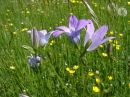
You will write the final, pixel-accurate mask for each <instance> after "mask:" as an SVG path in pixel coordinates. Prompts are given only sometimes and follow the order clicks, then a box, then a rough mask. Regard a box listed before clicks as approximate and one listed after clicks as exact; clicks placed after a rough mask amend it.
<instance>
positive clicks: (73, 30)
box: [53, 15, 91, 43]
mask: <svg viewBox="0 0 130 97" xmlns="http://www.w3.org/2000/svg"><path fill="white" fill-rule="evenodd" d="M88 24H91V20H85V19H81V20H78V19H77V17H76V16H74V15H72V16H70V18H69V27H66V26H59V27H57V28H56V30H55V31H54V33H53V36H54V37H58V36H59V35H61V34H62V33H65V34H66V35H67V36H68V37H69V38H70V39H71V41H72V42H74V43H79V41H80V30H81V29H82V28H84V27H85V26H86V25H88Z"/></svg>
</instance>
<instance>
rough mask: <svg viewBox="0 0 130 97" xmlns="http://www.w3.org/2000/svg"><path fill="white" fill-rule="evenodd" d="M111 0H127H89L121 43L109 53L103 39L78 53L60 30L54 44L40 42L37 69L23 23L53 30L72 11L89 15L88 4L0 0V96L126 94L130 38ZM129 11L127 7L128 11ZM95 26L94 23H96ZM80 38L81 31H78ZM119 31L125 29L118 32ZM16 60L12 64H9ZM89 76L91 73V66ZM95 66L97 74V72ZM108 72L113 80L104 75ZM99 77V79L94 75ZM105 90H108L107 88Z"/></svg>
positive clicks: (96, 96)
mask: <svg viewBox="0 0 130 97" xmlns="http://www.w3.org/2000/svg"><path fill="white" fill-rule="evenodd" d="M110 1H111V2H115V3H116V4H118V6H119V7H125V8H127V9H129V7H128V6H127V0H118V1H116V0H115V1H114V0H113V1H112V0H92V1H89V3H90V5H91V7H92V8H93V10H94V11H95V13H96V15H97V17H98V19H99V24H100V25H104V24H107V25H108V26H109V31H108V36H110V32H111V31H113V32H114V34H113V36H115V37H116V39H115V40H114V41H113V42H112V44H114V42H115V41H117V42H118V44H119V45H120V49H119V50H118V49H116V48H115V47H114V46H113V47H112V52H111V56H109V57H104V56H102V53H107V48H108V47H107V44H108V43H105V44H103V48H100V47H99V48H98V49H97V50H95V51H93V52H87V53H86V54H85V56H84V57H83V61H84V62H83V61H82V60H81V59H80V57H79V56H80V53H81V51H82V45H81V47H80V51H79V50H77V49H76V47H75V46H74V45H73V44H72V43H70V41H69V39H68V38H67V37H66V36H65V35H62V36H61V37H58V38H57V39H53V37H51V39H50V41H51V40H54V45H52V46H51V45H49V44H48V45H47V46H46V47H40V48H39V55H40V56H41V57H42V58H43V60H42V64H41V67H40V70H39V72H38V73H35V72H34V71H33V70H32V69H30V67H29V66H28V58H27V56H29V55H30V52H28V51H26V50H24V49H23V48H22V47H21V46H22V45H29V46H31V39H30V36H29V35H28V33H27V32H26V31H24V29H25V28H27V29H32V28H33V27H36V28H37V29H38V30H41V29H47V31H51V30H54V29H55V27H57V26H60V25H68V18H69V16H70V14H71V13H73V14H74V15H76V16H77V17H78V18H79V19H81V18H86V19H91V18H92V16H91V14H90V13H89V10H88V8H87V7H86V6H85V5H84V4H83V3H71V2H69V3H63V1H62V0H34V2H33V0H1V1H0V4H1V6H0V51H1V52H0V97H18V96H19V94H22V93H24V94H26V95H28V96H29V97H129V96H130V87H129V86H128V84H129V83H130V65H129V64H130V62H129V61H130V59H129V56H130V52H129V49H130V44H129V43H130V41H129V40H128V39H129V36H130V34H129V32H130V31H129V30H128V26H129V24H128V23H127V21H128V19H129V18H128V17H127V16H128V15H127V16H126V17H123V16H119V15H118V14H117V13H115V12H112V11H111V12H108V10H107V5H108V4H109V3H110ZM128 13H129V11H128ZM95 27H96V28H97V25H96V24H95ZM81 33H82V38H81V44H82V42H83V39H84V35H85V32H84V31H82V32H81ZM119 34H123V36H122V37H121V36H120V35H119ZM74 65H79V69H77V70H76V72H75V73H74V74H73V75H71V74H69V73H68V72H67V71H66V68H67V67H73V66H74ZM11 66H14V67H15V69H11V68H10V67H11ZM90 71H91V72H93V73H94V75H93V76H91V77H90V76H89V75H88V74H89V72H90ZM96 71H99V74H96V73H95V72H96ZM108 76H112V77H113V79H112V80H108ZM96 78H100V80H101V83H99V84H97V83H96V81H95V79H96ZM93 85H96V86H98V87H99V88H100V90H101V91H100V92H99V93H95V92H94V91H93ZM106 90H107V91H108V92H106Z"/></svg>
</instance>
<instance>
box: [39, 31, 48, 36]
mask: <svg viewBox="0 0 130 97" xmlns="http://www.w3.org/2000/svg"><path fill="white" fill-rule="evenodd" d="M39 33H40V35H41V34H42V35H44V36H45V35H46V34H47V31H46V30H41V31H39Z"/></svg>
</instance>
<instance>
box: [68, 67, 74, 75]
mask: <svg viewBox="0 0 130 97" xmlns="http://www.w3.org/2000/svg"><path fill="white" fill-rule="evenodd" d="M66 71H68V72H69V73H70V74H74V73H75V70H73V69H70V68H69V67H67V68H66Z"/></svg>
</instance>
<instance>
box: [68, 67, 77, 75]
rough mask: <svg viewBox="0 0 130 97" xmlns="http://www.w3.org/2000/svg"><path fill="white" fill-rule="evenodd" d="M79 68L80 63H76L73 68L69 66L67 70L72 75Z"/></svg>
mask: <svg viewBox="0 0 130 97" xmlns="http://www.w3.org/2000/svg"><path fill="white" fill-rule="evenodd" d="M78 68H79V66H78V65H74V66H73V68H69V67H67V68H66V71H68V72H69V73H70V74H71V75H73V74H74V73H75V71H76V70H77V69H78Z"/></svg>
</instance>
